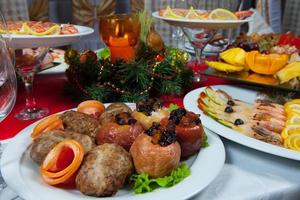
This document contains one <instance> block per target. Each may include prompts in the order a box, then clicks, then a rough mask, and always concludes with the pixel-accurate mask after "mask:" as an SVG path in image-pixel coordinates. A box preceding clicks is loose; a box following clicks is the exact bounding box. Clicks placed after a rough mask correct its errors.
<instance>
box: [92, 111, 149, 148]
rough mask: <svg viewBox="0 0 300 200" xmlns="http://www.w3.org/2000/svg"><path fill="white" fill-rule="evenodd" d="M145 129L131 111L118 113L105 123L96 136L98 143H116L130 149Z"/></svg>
mask: <svg viewBox="0 0 300 200" xmlns="http://www.w3.org/2000/svg"><path fill="white" fill-rule="evenodd" d="M143 131H144V129H143V127H142V125H141V124H140V123H139V122H137V120H135V119H134V118H133V117H132V116H131V114H130V113H129V112H121V113H119V114H116V115H115V116H114V118H113V120H112V121H110V122H107V123H105V124H103V125H102V126H101V127H100V128H99V130H98V134H97V137H96V141H97V144H98V145H99V144H104V143H114V144H118V145H120V146H122V147H123V148H124V149H126V150H127V151H129V149H130V147H131V145H132V143H133V142H134V140H135V139H136V137H137V136H138V135H139V134H141V133H142V132H143Z"/></svg>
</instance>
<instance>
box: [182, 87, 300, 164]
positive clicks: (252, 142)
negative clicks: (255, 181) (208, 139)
mask: <svg viewBox="0 0 300 200" xmlns="http://www.w3.org/2000/svg"><path fill="white" fill-rule="evenodd" d="M211 87H212V88H213V89H215V90H216V89H221V90H224V91H225V92H226V93H228V94H229V95H231V96H232V97H233V98H235V99H239V100H242V101H244V102H248V103H253V102H254V100H255V98H256V96H257V91H255V90H250V89H245V88H241V87H234V86H230V85H216V86H211ZM205 88H206V87H201V88H198V89H195V90H193V91H191V92H189V93H188V94H187V95H186V96H185V97H184V99H183V104H184V107H185V108H186V109H187V110H190V111H193V112H195V113H199V114H201V117H200V119H201V121H202V124H203V126H204V127H206V128H208V129H210V130H211V131H213V132H214V133H217V134H218V135H220V136H222V137H224V138H227V139H229V140H232V141H234V142H237V143H239V144H241V145H244V146H247V147H250V148H253V149H256V150H259V151H262V152H265V153H269V154H273V155H276V156H281V157H284V158H289V159H293V160H298V161H300V153H299V152H297V151H293V150H289V149H286V148H283V147H279V146H276V145H272V144H268V143H266V142H262V141H259V140H257V139H254V138H251V137H248V136H246V135H243V134H242V133H239V132H237V131H234V130H232V129H230V128H228V127H226V126H224V125H222V124H220V123H219V122H217V121H216V120H214V119H212V118H211V117H209V116H207V115H205V114H204V113H203V112H202V111H201V110H200V109H199V108H198V102H197V100H198V97H199V94H200V93H201V92H202V91H203V90H204V89H205Z"/></svg>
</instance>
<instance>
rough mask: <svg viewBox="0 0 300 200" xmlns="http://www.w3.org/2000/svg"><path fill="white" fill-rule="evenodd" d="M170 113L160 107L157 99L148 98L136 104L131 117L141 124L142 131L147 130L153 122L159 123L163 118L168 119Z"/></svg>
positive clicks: (160, 104)
mask: <svg viewBox="0 0 300 200" xmlns="http://www.w3.org/2000/svg"><path fill="white" fill-rule="evenodd" d="M169 115H170V111H169V109H167V108H163V107H162V103H161V102H160V100H159V99H157V98H148V99H146V100H144V101H140V102H138V103H137V104H136V111H134V112H133V113H132V116H133V117H134V118H135V119H136V120H137V121H138V122H140V123H141V124H142V126H143V127H144V129H149V128H150V127H151V126H152V124H153V123H154V122H158V123H159V122H160V121H161V120H162V119H163V118H165V117H169Z"/></svg>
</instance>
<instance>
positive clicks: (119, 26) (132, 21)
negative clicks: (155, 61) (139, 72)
mask: <svg viewBox="0 0 300 200" xmlns="http://www.w3.org/2000/svg"><path fill="white" fill-rule="evenodd" d="M99 30H100V35H101V37H102V40H103V42H104V43H105V44H106V46H107V47H108V48H109V50H110V57H111V62H116V60H117V58H122V59H123V60H125V61H130V60H133V59H134V57H135V47H136V44H137V42H138V40H139V35H140V22H139V19H138V16H137V15H134V14H117V15H110V16H102V17H100V22H99Z"/></svg>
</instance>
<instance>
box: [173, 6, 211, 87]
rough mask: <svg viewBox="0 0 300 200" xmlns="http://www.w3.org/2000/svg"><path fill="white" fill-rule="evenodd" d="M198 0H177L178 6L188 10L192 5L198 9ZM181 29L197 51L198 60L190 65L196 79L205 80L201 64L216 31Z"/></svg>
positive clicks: (197, 80) (198, 80)
mask: <svg viewBox="0 0 300 200" xmlns="http://www.w3.org/2000/svg"><path fill="white" fill-rule="evenodd" d="M197 2H198V1H194V0H177V1H176V8H182V9H187V10H188V9H190V8H191V7H193V8H194V9H198V3H197ZM181 30H182V32H183V33H184V35H185V36H186V38H187V39H188V41H189V42H190V44H191V45H192V47H193V48H194V51H195V57H196V61H195V62H193V64H192V65H190V67H191V68H192V70H193V71H194V81H196V82H200V81H204V80H205V78H204V77H203V76H201V64H202V63H203V49H204V48H205V46H206V45H207V44H208V43H209V42H210V41H211V40H212V38H213V37H214V35H215V31H213V30H208V29H201V28H199V29H191V28H185V27H181Z"/></svg>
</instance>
